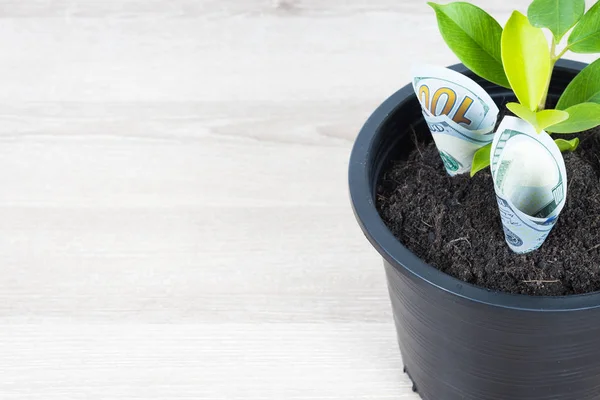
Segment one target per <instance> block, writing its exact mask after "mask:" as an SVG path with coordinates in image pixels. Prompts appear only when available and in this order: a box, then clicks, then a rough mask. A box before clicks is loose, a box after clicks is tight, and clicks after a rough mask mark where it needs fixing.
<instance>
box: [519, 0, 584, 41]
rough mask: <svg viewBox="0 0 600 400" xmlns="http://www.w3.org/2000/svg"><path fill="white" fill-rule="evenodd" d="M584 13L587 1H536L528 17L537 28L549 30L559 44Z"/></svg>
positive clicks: (531, 6)
mask: <svg viewBox="0 0 600 400" xmlns="http://www.w3.org/2000/svg"><path fill="white" fill-rule="evenodd" d="M584 13H585V0H534V1H533V3H531V5H530V6H529V9H528V10H527V17H528V18H529V22H531V25H533V26H535V27H536V28H548V29H549V30H550V32H552V34H553V35H554V39H555V40H556V42H557V43H558V42H560V40H561V39H562V37H563V36H564V35H565V33H567V32H568V31H569V30H570V29H571V28H572V27H574V26H575V24H576V23H577V22H579V20H580V19H581V17H583V14H584Z"/></svg>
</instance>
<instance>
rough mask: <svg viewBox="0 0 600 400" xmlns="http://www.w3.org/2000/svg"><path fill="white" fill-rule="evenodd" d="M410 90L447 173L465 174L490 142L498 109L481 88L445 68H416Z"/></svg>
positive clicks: (468, 79) (461, 75) (426, 66)
mask: <svg viewBox="0 0 600 400" xmlns="http://www.w3.org/2000/svg"><path fill="white" fill-rule="evenodd" d="M413 88H414V90H415V93H416V94H417V97H418V98H419V102H420V103H421V108H422V109H423V117H424V118H425V121H426V122H427V125H428V126H429V129H430V130H431V134H432V135H433V139H434V141H435V144H436V146H437V148H438V151H439V152H440V156H441V157H442V160H443V161H444V166H445V167H446V171H447V172H448V174H449V175H451V176H454V175H457V174H462V173H465V172H468V171H469V170H470V169H471V163H472V161H473V155H474V154H475V152H476V151H477V150H478V149H479V148H481V147H483V146H485V145H487V144H489V143H491V142H492V139H493V130H494V127H495V125H496V120H497V119H498V112H499V110H498V107H497V106H496V104H495V103H494V101H493V100H492V98H491V97H490V96H489V95H488V94H487V92H486V91H485V90H484V89H483V88H482V87H481V86H479V85H478V84H477V83H475V82H474V81H473V80H471V79H470V78H468V77H466V76H464V75H463V74H460V73H458V72H456V71H452V70H450V69H447V68H441V67H434V66H428V65H425V66H420V67H417V68H415V69H414V71H413Z"/></svg>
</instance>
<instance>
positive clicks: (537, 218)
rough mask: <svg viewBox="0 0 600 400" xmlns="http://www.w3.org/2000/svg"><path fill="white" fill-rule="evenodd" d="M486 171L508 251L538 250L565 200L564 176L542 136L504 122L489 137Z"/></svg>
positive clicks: (508, 120) (528, 127)
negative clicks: (489, 151)
mask: <svg viewBox="0 0 600 400" xmlns="http://www.w3.org/2000/svg"><path fill="white" fill-rule="evenodd" d="M490 168H491V171H492V178H493V180H494V188H495V191H496V197H497V200H498V207H499V208H500V216H501V218H502V225H503V228H504V234H505V237H506V242H507V243H508V246H509V247H510V248H511V250H513V251H514V252H515V253H528V252H530V251H533V250H536V249H537V248H539V247H540V246H541V245H542V244H543V243H544V240H546V237H548V234H549V233H550V231H551V230H552V227H553V226H554V224H556V220H557V218H558V215H559V214H560V212H561V210H562V209H563V207H564V205H565V201H566V197H567V172H566V169H565V162H564V159H563V157H562V154H561V152H560V150H559V149H558V146H557V145H556V144H555V143H554V141H553V140H552V138H551V137H550V135H548V134H547V133H546V132H543V131H542V132H541V133H540V134H538V133H536V130H535V128H534V127H533V126H531V125H530V124H529V123H527V122H525V121H523V120H521V119H519V118H515V117H505V118H504V120H503V121H502V124H500V127H499V128H498V131H497V132H496V135H495V136H494V141H493V143H492V150H491V154H490Z"/></svg>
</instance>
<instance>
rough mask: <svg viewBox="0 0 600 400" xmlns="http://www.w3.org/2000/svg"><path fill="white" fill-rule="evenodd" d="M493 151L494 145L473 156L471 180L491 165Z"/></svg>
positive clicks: (487, 146) (489, 145) (484, 147)
mask: <svg viewBox="0 0 600 400" xmlns="http://www.w3.org/2000/svg"><path fill="white" fill-rule="evenodd" d="M491 151H492V144H491V143H490V144H488V145H486V146H483V147H482V148H480V149H479V150H477V151H476V152H475V154H474V155H473V164H471V178H472V177H474V176H475V174H476V173H478V172H479V171H481V170H482V169H484V168H486V167H488V166H489V165H490V153H491Z"/></svg>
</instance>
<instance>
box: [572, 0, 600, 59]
mask: <svg viewBox="0 0 600 400" xmlns="http://www.w3.org/2000/svg"><path fill="white" fill-rule="evenodd" d="M568 47H569V50H571V51H574V52H575V53H598V52H600V1H599V2H596V4H594V6H593V7H592V8H590V9H589V10H588V12H587V13H586V14H585V15H584V16H583V18H581V21H579V24H577V26H576V27H575V29H573V32H571V35H570V36H569V44H568Z"/></svg>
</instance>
